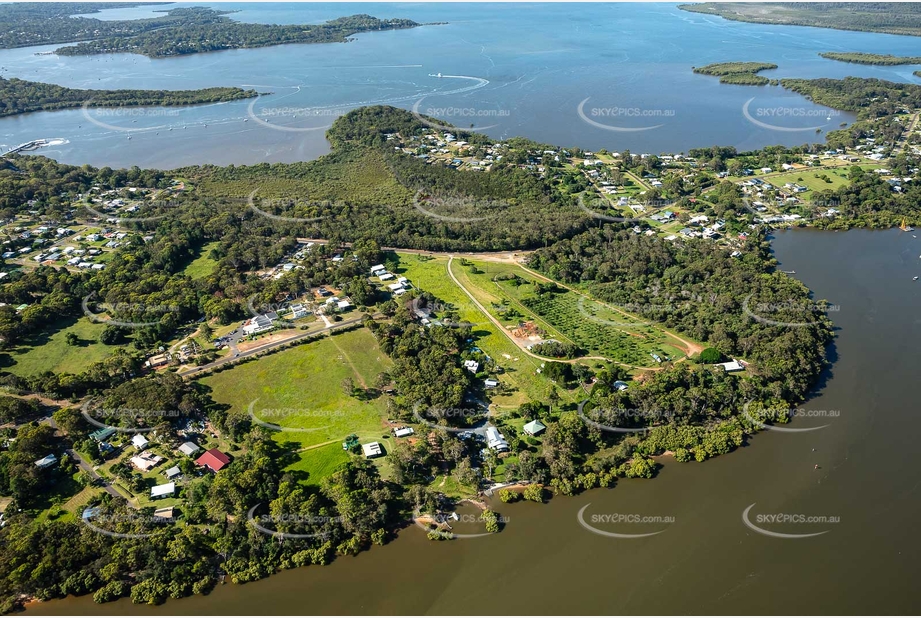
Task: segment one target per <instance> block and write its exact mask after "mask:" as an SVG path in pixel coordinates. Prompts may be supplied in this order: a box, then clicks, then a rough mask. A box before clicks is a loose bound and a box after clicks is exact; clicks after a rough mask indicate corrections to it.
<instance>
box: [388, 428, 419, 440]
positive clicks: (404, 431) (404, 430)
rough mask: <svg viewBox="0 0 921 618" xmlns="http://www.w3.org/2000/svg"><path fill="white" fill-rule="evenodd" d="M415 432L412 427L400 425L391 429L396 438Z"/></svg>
mask: <svg viewBox="0 0 921 618" xmlns="http://www.w3.org/2000/svg"><path fill="white" fill-rule="evenodd" d="M414 433H416V432H415V431H414V430H413V428H412V427H400V428H399V429H395V430H394V431H393V435H394V436H396V437H397V438H405V437H406V436H411V435H413V434H414Z"/></svg>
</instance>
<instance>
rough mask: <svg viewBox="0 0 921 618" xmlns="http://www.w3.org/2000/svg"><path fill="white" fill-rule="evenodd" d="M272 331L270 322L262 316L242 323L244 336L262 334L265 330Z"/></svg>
mask: <svg viewBox="0 0 921 618" xmlns="http://www.w3.org/2000/svg"><path fill="white" fill-rule="evenodd" d="M271 329H272V320H270V319H269V318H267V317H266V316H264V315H257V316H256V317H254V318H252V319H249V320H247V321H246V322H244V323H243V334H244V335H255V334H257V333H264V332H265V331H267V330H271Z"/></svg>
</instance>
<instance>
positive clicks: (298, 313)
mask: <svg viewBox="0 0 921 618" xmlns="http://www.w3.org/2000/svg"><path fill="white" fill-rule="evenodd" d="M306 315H307V309H306V308H305V307H304V305H301V304H296V305H291V319H292V320H296V319H298V318H303V317H305V316H306Z"/></svg>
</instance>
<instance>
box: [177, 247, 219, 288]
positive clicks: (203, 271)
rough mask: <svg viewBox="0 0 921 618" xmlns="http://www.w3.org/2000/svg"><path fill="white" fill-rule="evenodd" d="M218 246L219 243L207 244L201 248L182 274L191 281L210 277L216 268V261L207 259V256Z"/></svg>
mask: <svg viewBox="0 0 921 618" xmlns="http://www.w3.org/2000/svg"><path fill="white" fill-rule="evenodd" d="M219 244H220V243H217V242H209V243H208V244H206V245H204V246H203V247H201V249H199V251H198V257H196V258H195V259H194V260H192V261H191V262H189V264H188V266H186V267H185V269H183V271H182V273H183V274H184V275H188V276H189V277H191V278H192V279H203V278H204V277H207V276H208V275H210V274H211V272H212V271H213V270H214V267H215V266H217V261H216V260H214V259H212V258H211V257H209V256H208V254H209V253H210V252H211V250H212V249H214V248H216V247H217V246H218V245H219Z"/></svg>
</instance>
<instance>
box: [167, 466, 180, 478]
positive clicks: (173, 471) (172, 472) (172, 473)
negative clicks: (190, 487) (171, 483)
mask: <svg viewBox="0 0 921 618" xmlns="http://www.w3.org/2000/svg"><path fill="white" fill-rule="evenodd" d="M181 474H182V470H180V469H179V466H173V467H172V468H170V469H168V470H167V471H166V478H168V479H174V478H176V477H177V476H179V475H181Z"/></svg>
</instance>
